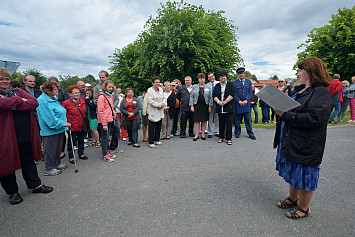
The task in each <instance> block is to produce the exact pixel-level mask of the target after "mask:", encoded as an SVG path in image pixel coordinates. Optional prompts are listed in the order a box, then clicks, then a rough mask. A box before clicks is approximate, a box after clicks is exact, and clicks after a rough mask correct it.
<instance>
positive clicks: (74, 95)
mask: <svg viewBox="0 0 355 237" xmlns="http://www.w3.org/2000/svg"><path fill="white" fill-rule="evenodd" d="M68 94H69V96H70V97H69V99H67V100H66V101H64V102H63V104H62V106H63V107H64V108H65V109H66V110H67V119H68V123H70V124H71V128H70V130H71V135H72V140H73V145H74V146H75V145H76V144H77V143H78V145H77V147H78V154H79V159H83V160H87V159H88V157H87V156H86V155H84V139H85V136H86V132H85V131H84V130H83V116H84V117H85V116H86V105H85V100H83V99H80V98H79V97H80V87H78V86H69V88H68ZM73 145H72V144H71V139H68V145H67V150H68V157H69V162H70V163H72V164H74V155H73V153H74V151H73V149H72V146H73Z"/></svg>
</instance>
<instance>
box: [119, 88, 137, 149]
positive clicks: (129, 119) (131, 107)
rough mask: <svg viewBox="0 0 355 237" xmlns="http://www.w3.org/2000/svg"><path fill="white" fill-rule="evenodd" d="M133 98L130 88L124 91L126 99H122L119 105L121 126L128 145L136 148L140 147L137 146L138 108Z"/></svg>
mask: <svg viewBox="0 0 355 237" xmlns="http://www.w3.org/2000/svg"><path fill="white" fill-rule="evenodd" d="M133 96H134V92H133V90H132V88H127V89H126V98H124V99H123V100H122V102H121V105H120V110H121V114H122V119H121V121H122V125H123V127H124V128H125V130H126V131H127V132H128V139H129V140H128V145H132V144H133V146H134V147H136V148H138V147H140V145H139V144H138V129H139V125H140V123H141V122H140V116H139V110H140V106H139V104H138V101H137V99H136V98H135V97H133Z"/></svg>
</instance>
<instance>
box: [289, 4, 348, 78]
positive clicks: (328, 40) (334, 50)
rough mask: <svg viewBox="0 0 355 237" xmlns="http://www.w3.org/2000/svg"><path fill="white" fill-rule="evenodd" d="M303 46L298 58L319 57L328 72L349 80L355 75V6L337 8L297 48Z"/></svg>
mask: <svg viewBox="0 0 355 237" xmlns="http://www.w3.org/2000/svg"><path fill="white" fill-rule="evenodd" d="M303 47H305V49H304V50H303V51H302V52H300V53H299V54H298V60H302V59H305V58H307V57H310V56H316V57H319V58H321V59H322V60H323V62H324V63H325V64H326V65H327V68H328V71H329V73H330V74H335V73H339V74H340V76H341V78H343V79H347V80H350V78H351V77H352V76H354V75H355V67H354V65H355V6H353V7H352V9H348V8H343V9H339V10H338V13H337V14H336V15H334V14H333V15H332V19H331V20H330V21H329V24H328V25H324V26H322V27H319V28H314V29H313V30H312V31H311V32H310V34H308V39H307V40H306V43H303V44H301V45H300V46H299V47H298V49H300V48H303ZM295 68H296V66H295V67H294V69H295Z"/></svg>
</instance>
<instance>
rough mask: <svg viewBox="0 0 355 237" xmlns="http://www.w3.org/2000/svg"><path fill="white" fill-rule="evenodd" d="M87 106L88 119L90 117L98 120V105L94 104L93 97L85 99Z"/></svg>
mask: <svg viewBox="0 0 355 237" xmlns="http://www.w3.org/2000/svg"><path fill="white" fill-rule="evenodd" d="M85 104H86V113H87V115H86V117H88V116H90V118H91V119H96V118H97V112H96V110H97V105H96V104H95V103H94V97H93V96H92V97H91V98H90V99H85ZM87 108H89V109H87Z"/></svg>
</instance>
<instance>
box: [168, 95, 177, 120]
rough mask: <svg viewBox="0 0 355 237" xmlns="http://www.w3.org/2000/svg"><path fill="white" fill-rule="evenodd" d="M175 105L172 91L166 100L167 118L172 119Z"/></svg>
mask: <svg viewBox="0 0 355 237" xmlns="http://www.w3.org/2000/svg"><path fill="white" fill-rule="evenodd" d="M175 104H176V95H175V93H174V91H171V94H170V95H169V97H168V100H167V106H169V108H170V109H169V116H170V118H171V119H172V118H174V114H175Z"/></svg>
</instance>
